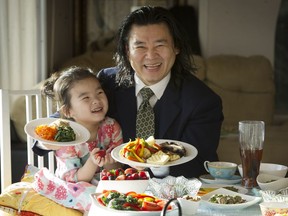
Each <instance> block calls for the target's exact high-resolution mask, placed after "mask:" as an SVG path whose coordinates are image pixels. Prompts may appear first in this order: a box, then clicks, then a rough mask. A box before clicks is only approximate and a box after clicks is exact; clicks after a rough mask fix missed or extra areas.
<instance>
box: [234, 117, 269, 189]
mask: <svg viewBox="0 0 288 216" xmlns="http://www.w3.org/2000/svg"><path fill="white" fill-rule="evenodd" d="M264 137H265V123H264V122H263V121H240V122H239V143H240V157H241V161H242V167H243V176H242V186H244V187H245V188H253V187H255V186H257V181H256V178H257V176H258V174H259V169H260V163H261V160H262V154H263V144H264Z"/></svg>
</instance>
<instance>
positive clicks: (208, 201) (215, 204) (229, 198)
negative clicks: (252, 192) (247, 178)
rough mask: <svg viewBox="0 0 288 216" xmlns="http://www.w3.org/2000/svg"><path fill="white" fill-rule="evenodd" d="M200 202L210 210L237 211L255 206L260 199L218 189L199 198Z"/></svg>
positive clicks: (229, 190)
mask: <svg viewBox="0 0 288 216" xmlns="http://www.w3.org/2000/svg"><path fill="white" fill-rule="evenodd" d="M201 200H202V203H204V205H206V206H207V207H209V208H212V209H221V210H238V209H244V208H247V207H249V206H252V205H254V204H257V203H258V202H260V201H261V200H262V198H261V197H256V196H249V195H246V194H242V193H238V192H235V191H232V190H231V189H226V188H218V189H216V190H213V191H211V192H209V193H206V194H205V195H203V196H201Z"/></svg>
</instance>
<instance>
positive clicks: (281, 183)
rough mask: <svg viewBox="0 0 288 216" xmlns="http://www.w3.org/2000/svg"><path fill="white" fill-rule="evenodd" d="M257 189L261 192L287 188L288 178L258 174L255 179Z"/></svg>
mask: <svg viewBox="0 0 288 216" xmlns="http://www.w3.org/2000/svg"><path fill="white" fill-rule="evenodd" d="M256 181H257V183H258V185H259V187H260V188H261V189H262V190H272V191H278V190H280V189H283V188H286V187H288V178H282V177H279V176H275V175H269V174H264V173H263V174H259V175H258V176H257V178H256Z"/></svg>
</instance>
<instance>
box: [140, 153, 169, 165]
mask: <svg viewBox="0 0 288 216" xmlns="http://www.w3.org/2000/svg"><path fill="white" fill-rule="evenodd" d="M169 160H170V157H169V155H167V154H165V153H164V152H162V151H161V150H160V151H158V152H156V153H155V154H152V156H151V157H149V158H147V160H146V162H147V163H150V164H157V165H164V164H166V163H167V162H168V161H169Z"/></svg>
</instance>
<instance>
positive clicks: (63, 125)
mask: <svg viewBox="0 0 288 216" xmlns="http://www.w3.org/2000/svg"><path fill="white" fill-rule="evenodd" d="M24 130H25V132H26V133H27V134H28V135H29V136H30V137H32V138H33V139H35V140H37V141H39V142H42V143H45V144H49V145H56V146H72V145H78V144H81V143H85V142H86V141H87V140H88V139H89V138H90V132H89V131H88V130H87V129H86V128H85V127H84V126H82V125H80V124H78V123H76V122H74V121H70V120H67V119H55V118H39V119H34V120H32V121H30V122H28V123H27V124H26V125H25V127H24Z"/></svg>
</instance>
